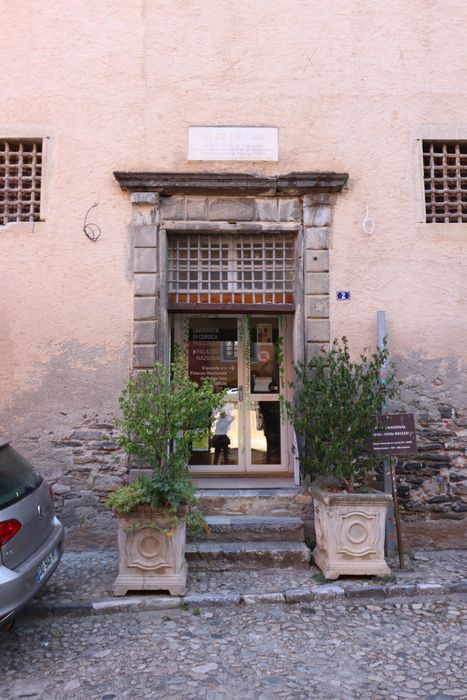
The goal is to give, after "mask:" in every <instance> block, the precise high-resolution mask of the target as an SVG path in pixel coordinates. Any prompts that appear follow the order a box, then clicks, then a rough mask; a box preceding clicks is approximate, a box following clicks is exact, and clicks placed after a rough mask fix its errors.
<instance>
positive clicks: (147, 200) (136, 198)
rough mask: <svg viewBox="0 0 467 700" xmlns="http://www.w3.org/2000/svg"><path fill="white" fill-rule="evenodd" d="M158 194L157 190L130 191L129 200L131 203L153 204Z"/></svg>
mask: <svg viewBox="0 0 467 700" xmlns="http://www.w3.org/2000/svg"><path fill="white" fill-rule="evenodd" d="M158 199H159V195H158V193H157V192H132V193H131V195H130V202H131V203H132V204H149V205H151V204H152V205H154V204H156V203H157V200H158Z"/></svg>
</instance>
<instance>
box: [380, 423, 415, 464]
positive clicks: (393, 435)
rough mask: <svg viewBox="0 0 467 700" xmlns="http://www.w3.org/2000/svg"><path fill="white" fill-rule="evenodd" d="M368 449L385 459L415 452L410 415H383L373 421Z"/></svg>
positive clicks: (413, 425)
mask: <svg viewBox="0 0 467 700" xmlns="http://www.w3.org/2000/svg"><path fill="white" fill-rule="evenodd" d="M370 449H371V451H372V452H373V453H374V454H378V455H385V456H387V457H392V456H399V455H411V454H416V452H417V437H416V433H415V419H414V416H413V414H412V413H396V414H394V415H389V414H385V415H383V416H379V418H377V419H375V427H374V429H373V435H372V436H371V445H370Z"/></svg>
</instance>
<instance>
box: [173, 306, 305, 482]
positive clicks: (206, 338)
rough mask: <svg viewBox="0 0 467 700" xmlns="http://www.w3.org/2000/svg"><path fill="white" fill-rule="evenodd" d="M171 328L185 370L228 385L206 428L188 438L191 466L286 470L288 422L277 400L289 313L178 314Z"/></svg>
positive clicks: (208, 470)
mask: <svg viewBox="0 0 467 700" xmlns="http://www.w3.org/2000/svg"><path fill="white" fill-rule="evenodd" d="M173 330H174V335H173V338H174V342H175V344H176V345H178V346H179V347H180V348H182V349H183V351H184V352H185V353H186V357H187V364H188V372H189V376H190V378H191V379H192V380H193V381H196V382H198V383H200V382H202V381H203V379H206V378H210V379H211V380H212V381H213V383H214V385H215V387H216V388H217V389H224V390H225V391H226V398H225V400H224V403H223V405H222V406H219V409H218V410H217V411H216V412H215V415H214V416H213V418H214V420H213V425H212V427H211V430H210V431H206V434H205V435H202V436H201V437H200V438H199V439H198V440H197V441H196V442H194V443H193V446H192V452H191V458H190V462H189V463H190V467H191V471H192V472H193V473H195V474H199V475H202V474H206V475H214V474H218V475H219V476H221V475H222V474H225V473H230V474H241V473H245V472H255V473H265V474H267V473H278V472H287V471H288V470H289V466H291V460H290V459H289V430H288V427H287V424H286V423H285V421H283V420H282V419H281V407H280V400H279V399H280V395H281V393H283V392H284V391H285V384H286V377H287V376H288V374H287V365H286V357H285V356H286V355H287V354H288V349H289V346H288V343H287V337H286V334H287V319H285V318H284V317H274V316H265V317H260V316H258V317H255V316H252V317H247V316H245V315H242V316H233V315H231V316H214V315H213V316H195V315H194V316H185V317H184V316H178V315H177V316H175V317H174V319H173ZM289 462H290V464H289Z"/></svg>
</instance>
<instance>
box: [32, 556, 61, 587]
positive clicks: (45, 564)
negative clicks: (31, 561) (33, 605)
mask: <svg viewBox="0 0 467 700" xmlns="http://www.w3.org/2000/svg"><path fill="white" fill-rule="evenodd" d="M57 561H58V549H57V548H55V549H52V551H51V552H49V554H47V556H46V558H45V559H44V560H43V561H42V562H41V563H40V564H39V568H38V569H37V574H36V581H37V582H39V581H42V579H43V578H44V576H47V574H48V572H49V571H50V569H51V568H52V567H53V566H54V564H56V563H57Z"/></svg>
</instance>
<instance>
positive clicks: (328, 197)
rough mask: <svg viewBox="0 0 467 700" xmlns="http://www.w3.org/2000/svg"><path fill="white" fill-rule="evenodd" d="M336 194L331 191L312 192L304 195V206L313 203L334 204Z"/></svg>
mask: <svg viewBox="0 0 467 700" xmlns="http://www.w3.org/2000/svg"><path fill="white" fill-rule="evenodd" d="M334 199H335V195H334V194H332V193H331V192H310V194H306V195H304V197H303V206H304V207H309V206H312V205H313V204H332V203H333V201H334Z"/></svg>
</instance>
